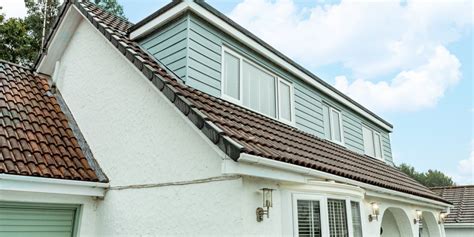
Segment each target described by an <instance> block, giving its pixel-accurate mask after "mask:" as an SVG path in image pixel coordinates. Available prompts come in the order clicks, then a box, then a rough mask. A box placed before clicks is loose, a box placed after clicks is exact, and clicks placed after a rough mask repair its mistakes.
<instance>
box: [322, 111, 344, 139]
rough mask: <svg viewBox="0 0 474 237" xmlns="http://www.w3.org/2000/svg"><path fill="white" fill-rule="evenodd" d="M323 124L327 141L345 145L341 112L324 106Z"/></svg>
mask: <svg viewBox="0 0 474 237" xmlns="http://www.w3.org/2000/svg"><path fill="white" fill-rule="evenodd" d="M323 122H324V134H325V136H326V139H328V140H331V141H334V142H337V143H340V144H343V143H344V142H343V133H342V116H341V111H339V110H336V109H334V108H332V107H330V106H328V105H326V104H323Z"/></svg>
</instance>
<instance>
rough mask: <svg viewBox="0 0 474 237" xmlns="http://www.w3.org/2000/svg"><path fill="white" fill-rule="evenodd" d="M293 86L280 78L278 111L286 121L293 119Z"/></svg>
mask: <svg viewBox="0 0 474 237" xmlns="http://www.w3.org/2000/svg"><path fill="white" fill-rule="evenodd" d="M292 101H293V87H292V86H291V84H290V83H288V82H286V81H285V80H282V79H279V80H278V111H279V117H280V119H282V120H285V121H286V122H292V121H293V114H292V111H293V109H292V108H293V104H292Z"/></svg>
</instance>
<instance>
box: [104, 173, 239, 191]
mask: <svg viewBox="0 0 474 237" xmlns="http://www.w3.org/2000/svg"><path fill="white" fill-rule="evenodd" d="M241 177H242V176H240V175H226V176H215V177H209V178H205V179H194V180H187V181H176V182H167V183H154V184H131V185H123V186H113V187H109V188H108V190H124V189H143V188H159V187H168V186H183V185H191V184H202V183H211V182H222V181H228V180H236V179H240V178H241Z"/></svg>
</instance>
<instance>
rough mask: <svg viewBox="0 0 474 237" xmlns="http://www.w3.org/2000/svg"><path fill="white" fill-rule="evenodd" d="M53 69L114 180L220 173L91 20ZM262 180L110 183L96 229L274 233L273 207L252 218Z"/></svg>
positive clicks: (200, 140) (197, 136)
mask: <svg viewBox="0 0 474 237" xmlns="http://www.w3.org/2000/svg"><path fill="white" fill-rule="evenodd" d="M58 75H59V81H58V88H59V91H60V92H61V94H62V96H63V97H64V100H65V101H66V103H67V105H68V107H69V109H70V110H71V112H72V114H73V116H74V118H75V120H76V122H77V124H78V126H79V128H80V129H81V132H82V133H83V135H84V137H85V139H86V141H87V142H88V144H89V146H90V148H91V150H92V152H93V154H94V157H95V158H96V159H97V161H98V163H99V164H100V166H101V167H102V169H103V170H104V172H105V174H106V175H107V176H108V177H109V179H110V184H111V186H112V187H117V186H123V185H137V184H157V183H166V182H177V181H192V180H196V179H203V178H208V177H215V176H220V175H221V161H222V158H221V156H220V154H219V152H218V151H216V148H215V147H213V146H212V145H210V144H209V142H208V139H207V138H205V137H204V136H203V135H202V134H201V133H200V131H198V130H196V129H195V128H194V127H193V126H194V125H192V124H191V123H190V122H189V121H188V119H187V118H185V117H183V116H182V115H181V112H179V111H178V110H177V109H176V108H175V107H174V105H172V104H170V102H169V101H168V100H167V99H166V98H165V97H164V96H163V95H162V94H161V92H160V91H158V90H156V89H155V88H154V86H153V85H152V84H151V83H150V82H149V81H147V80H146V79H145V78H144V77H143V76H142V75H141V73H140V72H138V71H136V70H135V68H134V67H133V66H132V65H131V64H130V63H129V62H128V61H127V60H126V59H125V58H124V57H123V56H121V55H120V54H119V52H118V51H117V50H116V49H115V48H113V46H112V45H111V44H109V43H108V42H107V41H106V39H105V38H103V37H102V36H101V35H100V33H99V32H98V31H96V30H95V29H94V28H92V27H91V26H90V24H89V22H87V21H83V22H82V23H81V24H79V26H78V28H77V31H76V32H75V34H74V36H73V37H72V39H71V42H70V44H69V46H68V47H67V49H66V50H65V52H64V54H63V56H62V58H61V63H60V69H59V74H58ZM262 185H265V184H262ZM262 185H260V184H259V183H258V182H252V183H250V184H249V183H248V182H243V180H242V179H241V178H237V179H233V180H226V181H220V182H211V183H204V184H190V185H183V186H167V187H154V188H146V189H143V188H142V189H125V190H110V191H108V192H107V194H106V196H105V199H104V200H103V201H99V202H98V207H97V226H98V227H97V236H120V235H123V236H139V235H183V236H188V235H206V236H207V235H218V236H226V235H237V236H240V235H243V234H244V233H254V234H257V233H258V234H261V233H267V235H268V236H274V235H275V234H277V235H278V234H279V230H280V229H281V228H279V225H280V222H279V221H278V220H279V219H278V216H279V214H278V211H277V212H274V213H272V218H270V219H269V220H265V221H264V222H262V223H257V222H256V221H255V209H256V208H257V206H259V205H261V203H262V201H261V194H259V193H257V190H258V189H260V188H262V187H263V186H262ZM275 231H277V232H275Z"/></svg>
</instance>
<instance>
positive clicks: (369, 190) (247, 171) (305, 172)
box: [222, 153, 452, 210]
mask: <svg viewBox="0 0 474 237" xmlns="http://www.w3.org/2000/svg"><path fill="white" fill-rule="evenodd" d="M232 162H233V163H234V164H232ZM244 163H245V164H250V165H251V166H253V167H252V168H247V167H248V166H247V165H241V164H244ZM261 167H265V168H270V169H271V170H265V168H264V169H262V168H261ZM222 172H223V173H224V174H241V175H248V176H255V177H261V178H268V179H274V180H282V181H288V182H297V183H309V182H311V179H312V178H316V179H324V180H333V181H336V182H340V183H345V184H350V185H354V186H356V187H360V188H363V189H365V190H366V196H371V197H376V198H384V199H391V200H396V201H399V202H404V203H409V204H414V205H418V206H426V207H430V208H435V209H439V210H444V209H446V208H449V207H452V205H450V204H447V203H443V202H439V201H435V200H432V199H428V198H424V197H419V196H416V195H412V194H407V193H402V192H398V191H394V190H390V189H386V188H381V187H378V186H374V185H370V184H366V183H362V182H359V181H355V180H351V179H347V178H344V177H340V176H337V175H333V174H328V173H325V172H322V171H318V170H314V169H310V168H306V167H301V166H297V165H293V164H288V163H284V162H280V161H275V160H270V159H267V158H264V157H260V156H254V155H249V154H245V153H242V154H240V158H239V160H238V162H234V161H227V162H226V161H224V163H223V165H222Z"/></svg>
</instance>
